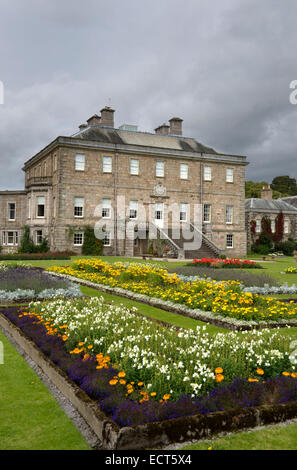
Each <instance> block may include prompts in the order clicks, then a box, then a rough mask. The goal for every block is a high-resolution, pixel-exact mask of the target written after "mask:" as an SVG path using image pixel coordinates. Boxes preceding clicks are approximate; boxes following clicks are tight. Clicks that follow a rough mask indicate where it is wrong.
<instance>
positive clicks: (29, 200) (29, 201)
mask: <svg viewBox="0 0 297 470" xmlns="http://www.w3.org/2000/svg"><path fill="white" fill-rule="evenodd" d="M28 219H31V197H29V198H28Z"/></svg>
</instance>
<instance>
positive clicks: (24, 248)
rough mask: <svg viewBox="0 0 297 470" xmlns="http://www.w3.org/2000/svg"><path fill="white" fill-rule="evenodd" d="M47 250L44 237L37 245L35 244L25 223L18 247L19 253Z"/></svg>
mask: <svg viewBox="0 0 297 470" xmlns="http://www.w3.org/2000/svg"><path fill="white" fill-rule="evenodd" d="M48 251H49V244H48V240H47V239H46V238H43V239H42V242H41V243H40V244H39V245H35V243H34V241H33V238H32V237H31V234H30V227H29V226H28V225H25V227H24V228H23V236H22V238H21V243H20V247H19V253H47V252H48Z"/></svg>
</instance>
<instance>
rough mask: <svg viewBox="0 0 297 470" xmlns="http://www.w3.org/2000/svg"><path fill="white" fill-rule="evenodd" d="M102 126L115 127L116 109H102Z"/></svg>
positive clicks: (107, 107) (106, 107)
mask: <svg viewBox="0 0 297 470" xmlns="http://www.w3.org/2000/svg"><path fill="white" fill-rule="evenodd" d="M100 112H101V126H108V127H114V112H115V111H114V109H112V108H110V107H109V106H105V108H103V109H101V111H100Z"/></svg>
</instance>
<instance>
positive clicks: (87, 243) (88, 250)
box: [82, 227, 102, 256]
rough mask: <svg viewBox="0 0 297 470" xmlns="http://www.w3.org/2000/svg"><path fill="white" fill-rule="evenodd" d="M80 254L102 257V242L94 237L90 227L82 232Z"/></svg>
mask: <svg viewBox="0 0 297 470" xmlns="http://www.w3.org/2000/svg"><path fill="white" fill-rule="evenodd" d="M82 254H83V255H87V256H88V255H90V256H100V255H102V241H101V240H98V239H97V238H96V236H95V233H94V230H93V229H92V227H86V228H85V231H84V243H83V246H82Z"/></svg>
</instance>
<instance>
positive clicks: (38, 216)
mask: <svg viewBox="0 0 297 470" xmlns="http://www.w3.org/2000/svg"><path fill="white" fill-rule="evenodd" d="M40 199H43V200H44V203H43V204H41V203H40V202H39V201H40ZM39 206H43V215H38V212H39ZM36 218H37V219H45V196H37V198H36Z"/></svg>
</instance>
